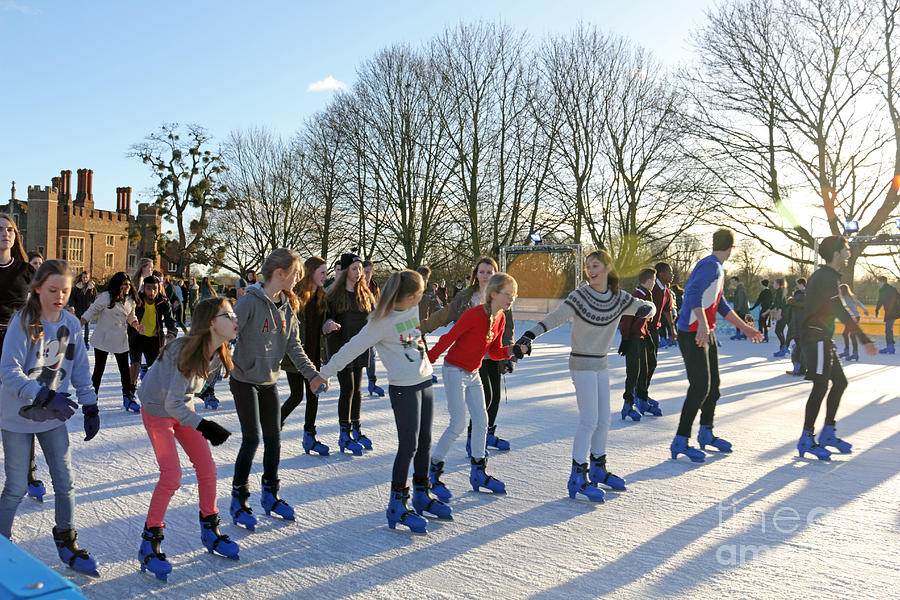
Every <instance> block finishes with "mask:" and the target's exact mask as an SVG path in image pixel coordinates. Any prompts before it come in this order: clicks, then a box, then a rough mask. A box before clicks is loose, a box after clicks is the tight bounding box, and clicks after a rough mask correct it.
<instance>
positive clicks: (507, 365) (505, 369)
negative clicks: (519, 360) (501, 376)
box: [503, 360, 513, 373]
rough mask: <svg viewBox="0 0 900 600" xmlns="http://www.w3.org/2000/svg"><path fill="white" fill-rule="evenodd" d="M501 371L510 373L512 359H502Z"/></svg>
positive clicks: (511, 370)
mask: <svg viewBox="0 0 900 600" xmlns="http://www.w3.org/2000/svg"><path fill="white" fill-rule="evenodd" d="M503 372H504V373H512V372H513V361H512V360H504V361H503Z"/></svg>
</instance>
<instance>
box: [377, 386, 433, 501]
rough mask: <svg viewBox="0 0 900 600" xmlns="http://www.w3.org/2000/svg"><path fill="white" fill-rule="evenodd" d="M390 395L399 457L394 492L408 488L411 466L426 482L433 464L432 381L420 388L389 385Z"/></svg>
mask: <svg viewBox="0 0 900 600" xmlns="http://www.w3.org/2000/svg"><path fill="white" fill-rule="evenodd" d="M388 395H389V396H390V398H391V408H392V409H393V410H394V422H395V423H396V424H397V456H396V458H394V470H393V472H392V474H391V483H393V484H394V487H395V489H397V488H404V487H406V479H407V477H409V464H410V463H411V462H413V457H415V464H414V466H413V474H414V475H415V476H416V477H417V478H419V479H424V478H425V477H427V476H428V467H429V464H430V463H431V421H432V417H433V415H434V390H433V389H432V387H431V380H428V381H425V382H422V383H420V384H418V385H390V386H388Z"/></svg>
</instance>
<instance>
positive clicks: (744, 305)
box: [731, 277, 750, 340]
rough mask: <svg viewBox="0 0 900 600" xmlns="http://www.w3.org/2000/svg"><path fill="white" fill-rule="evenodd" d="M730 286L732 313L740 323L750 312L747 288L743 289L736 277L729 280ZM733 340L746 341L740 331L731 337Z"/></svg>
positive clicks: (745, 337)
mask: <svg viewBox="0 0 900 600" xmlns="http://www.w3.org/2000/svg"><path fill="white" fill-rule="evenodd" d="M731 285H733V286H734V302H733V303H732V304H733V305H734V312H735V313H736V314H737V316H739V317H740V318H741V320H742V321H746V320H747V313H749V312H750V300H749V298H747V288H745V287H744V284H743V283H742V282H741V280H740V279H738V278H737V277H732V278H731ZM731 339H733V340H744V339H747V336H745V335H744V334H743V333H741V331H740V330H737V331H736V333H735V334H734V335H733V336H731Z"/></svg>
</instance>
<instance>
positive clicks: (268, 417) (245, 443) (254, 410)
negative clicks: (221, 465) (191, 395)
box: [229, 377, 281, 487]
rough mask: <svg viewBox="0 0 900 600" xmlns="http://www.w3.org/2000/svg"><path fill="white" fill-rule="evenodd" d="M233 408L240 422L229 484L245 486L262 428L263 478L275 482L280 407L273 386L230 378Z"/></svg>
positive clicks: (278, 446)
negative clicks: (238, 437) (232, 476)
mask: <svg viewBox="0 0 900 600" xmlns="http://www.w3.org/2000/svg"><path fill="white" fill-rule="evenodd" d="M229 382H230V384H229V385H230V386H231V394H232V396H234V407H235V409H237V415H238V420H239V421H240V422H241V436H242V437H241V448H240V450H238V454H237V460H236V461H235V463H234V480H233V481H232V485H234V487H240V486H243V485H247V482H248V480H249V479H250V469H251V467H252V466H253V457H254V456H255V455H256V449H257V448H258V447H259V428H260V426H262V439H263V479H265V480H266V481H275V480H276V479H278V463H279V461H280V460H281V404H280V403H279V402H278V389H277V387H276V386H275V385H256V384H252V383H244V382H243V381H238V380H236V379H235V378H234V377H231V378H230V379H229Z"/></svg>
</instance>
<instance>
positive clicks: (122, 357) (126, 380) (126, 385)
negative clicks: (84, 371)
mask: <svg viewBox="0 0 900 600" xmlns="http://www.w3.org/2000/svg"><path fill="white" fill-rule="evenodd" d="M113 356H115V357H116V366H118V367H119V378H120V379H121V380H122V395H125V396H127V395H129V394H130V393H131V373H130V371H129V369H128V351H127V350H126V351H125V352H116V353H115V354H114V355H113ZM107 357H109V352H107V351H105V350H98V349H97V348H94V373H93V375H91V383H93V384H94V391H95V392H97V393H99V392H100V380H102V379H103V372H104V371H105V370H106V359H107Z"/></svg>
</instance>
